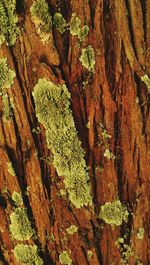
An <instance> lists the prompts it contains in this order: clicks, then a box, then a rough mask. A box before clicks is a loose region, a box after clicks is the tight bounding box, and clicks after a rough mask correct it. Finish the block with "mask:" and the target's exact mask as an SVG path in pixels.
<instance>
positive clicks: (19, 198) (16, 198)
mask: <svg viewBox="0 0 150 265" xmlns="http://www.w3.org/2000/svg"><path fill="white" fill-rule="evenodd" d="M11 198H12V200H13V201H14V202H15V204H16V205H17V206H21V205H22V204H23V199H22V195H21V193H19V192H16V191H14V192H13V194H12V196H11Z"/></svg>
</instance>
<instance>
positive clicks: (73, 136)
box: [33, 78, 92, 208]
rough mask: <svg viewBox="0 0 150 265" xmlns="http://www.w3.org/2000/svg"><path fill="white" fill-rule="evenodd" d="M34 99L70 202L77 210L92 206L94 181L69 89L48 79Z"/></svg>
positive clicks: (36, 87) (34, 95)
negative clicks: (78, 132) (91, 188)
mask: <svg viewBox="0 0 150 265" xmlns="http://www.w3.org/2000/svg"><path fill="white" fill-rule="evenodd" d="M33 97H34V101H35V105H36V115H37V118H38V120H39V122H41V123H42V124H43V125H44V127H45V128H46V140H47V145H48V148H49V149H51V150H52V152H53V155H54V161H53V164H54V166H55V167H56V170H57V173H58V175H59V176H64V183H65V188H66V190H67V192H68V196H69V199H70V201H71V202H72V203H73V204H74V206H76V207H77V208H80V207H82V206H86V205H91V204H92V198H91V193H90V183H89V182H90V179H89V175H88V173H87V170H86V163H85V160H84V151H83V149H82V147H81V142H80V141H79V139H78V136H77V130H76V128H75V124H74V120H73V116H72V111H71V109H70V93H69V91H68V89H67V87H66V86H65V85H55V84H54V83H52V82H51V81H49V80H46V79H45V78H43V79H39V81H38V83H37V85H36V86H35V87H34V92H33Z"/></svg>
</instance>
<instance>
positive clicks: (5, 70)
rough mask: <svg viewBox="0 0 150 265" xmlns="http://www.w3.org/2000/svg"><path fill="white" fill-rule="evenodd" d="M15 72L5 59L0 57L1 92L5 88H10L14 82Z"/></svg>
mask: <svg viewBox="0 0 150 265" xmlns="http://www.w3.org/2000/svg"><path fill="white" fill-rule="evenodd" d="M15 76H16V74H15V72H14V71H13V70H11V69H10V68H9V66H8V64H7V59H6V58H2V59H0V92H1V94H2V93H3V90H4V89H5V88H10V87H11V86H12V85H13V83H14V78H15Z"/></svg>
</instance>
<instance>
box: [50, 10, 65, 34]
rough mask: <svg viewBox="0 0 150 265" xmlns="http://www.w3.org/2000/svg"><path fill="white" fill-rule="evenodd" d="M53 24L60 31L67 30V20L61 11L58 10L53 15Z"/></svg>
mask: <svg viewBox="0 0 150 265" xmlns="http://www.w3.org/2000/svg"><path fill="white" fill-rule="evenodd" d="M53 24H54V25H55V27H56V29H57V30H58V31H59V32H60V33H64V32H65V30H66V26H67V23H66V20H65V19H64V17H63V15H62V14H61V13H58V12H56V13H55V14H54V17H53Z"/></svg>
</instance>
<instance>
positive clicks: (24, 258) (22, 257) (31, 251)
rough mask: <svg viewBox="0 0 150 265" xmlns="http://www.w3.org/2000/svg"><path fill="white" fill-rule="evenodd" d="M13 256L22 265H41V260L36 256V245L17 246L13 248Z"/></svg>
mask: <svg viewBox="0 0 150 265" xmlns="http://www.w3.org/2000/svg"><path fill="white" fill-rule="evenodd" d="M14 256H15V258H16V260H17V261H18V262H20V264H22V265H43V264H44V263H43V260H42V259H41V258H40V257H39V255H38V248H37V246H36V245H33V246H32V245H23V244H18V245H16V246H15V248H14Z"/></svg>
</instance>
